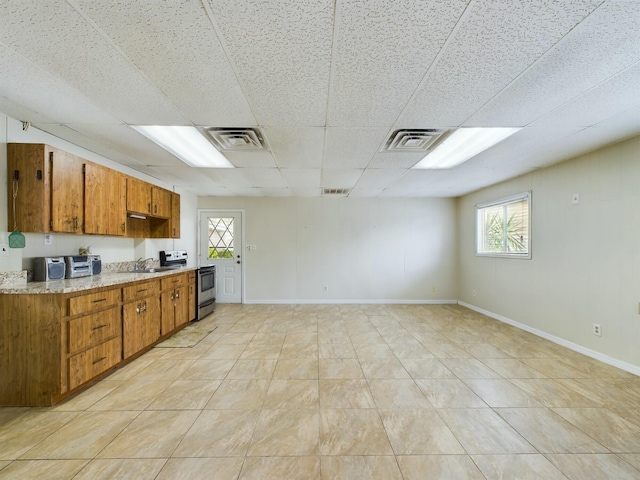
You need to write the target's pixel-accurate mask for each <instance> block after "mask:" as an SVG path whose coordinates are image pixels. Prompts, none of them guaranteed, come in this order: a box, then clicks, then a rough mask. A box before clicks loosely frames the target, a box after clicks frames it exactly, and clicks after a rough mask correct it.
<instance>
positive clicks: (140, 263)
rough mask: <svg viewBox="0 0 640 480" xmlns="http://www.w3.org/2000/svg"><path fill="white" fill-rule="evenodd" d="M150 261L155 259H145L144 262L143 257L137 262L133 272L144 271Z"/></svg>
mask: <svg viewBox="0 0 640 480" xmlns="http://www.w3.org/2000/svg"><path fill="white" fill-rule="evenodd" d="M149 260H153V257H149V258H145V259H144V260H143V259H142V257H140V258H139V259H138V260H136V263H135V265H134V266H133V271H134V272H136V271H138V270H144V269H145V268H146V266H147V262H148V261H149Z"/></svg>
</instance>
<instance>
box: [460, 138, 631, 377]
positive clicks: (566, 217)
mask: <svg viewBox="0 0 640 480" xmlns="http://www.w3.org/2000/svg"><path fill="white" fill-rule="evenodd" d="M527 190H531V191H532V195H533V197H532V227H531V228H532V232H531V238H532V258H531V260H518V259H505V258H487V257H477V256H475V243H474V242H475V205H476V204H478V203H482V202H486V201H490V200H494V199H498V198H501V197H505V196H508V195H512V194H517V193H521V192H524V191H527ZM574 193H579V194H580V203H578V204H573V203H572V194H574ZM457 217H458V227H459V239H458V241H459V252H458V258H459V279H460V281H459V291H458V298H459V299H460V300H461V301H462V302H464V303H466V304H469V305H473V306H475V307H477V308H480V309H483V310H485V311H488V312H491V313H493V314H496V315H498V316H502V317H506V319H510V320H513V321H515V322H519V323H521V324H523V325H524V326H525V327H527V328H530V329H535V330H538V331H541V332H543V333H544V334H546V335H549V336H552V337H554V340H561V341H565V342H570V343H571V344H573V345H572V346H573V347H574V348H575V347H578V348H577V349H579V350H580V349H581V348H582V349H588V350H589V351H588V352H586V353H589V354H594V353H595V354H597V356H599V357H600V358H603V357H602V355H604V356H606V357H610V358H611V359H617V360H619V361H622V362H626V363H628V364H631V365H633V366H636V367H637V368H638V370H637V371H638V372H639V373H640V315H638V308H639V304H638V303H639V302H640V137H636V138H633V139H630V140H627V141H624V142H621V143H617V144H614V145H611V146H608V147H606V148H603V149H600V150H597V151H594V152H592V153H589V154H586V155H582V156H580V157H578V158H575V159H573V160H569V161H566V162H563V163H561V164H558V165H555V166H552V167H549V168H546V169H542V170H538V171H536V172H533V173H530V174H527V175H524V176H522V177H519V178H516V179H513V180H510V181H507V182H504V183H501V184H499V185H495V186H493V187H490V188H487V189H484V190H481V191H478V192H475V193H473V194H471V195H467V196H465V197H462V198H460V199H459V200H458V205H457ZM472 290H475V291H476V296H472ZM594 323H599V324H601V325H602V337H597V336H594V335H593V334H592V326H593V324H594Z"/></svg>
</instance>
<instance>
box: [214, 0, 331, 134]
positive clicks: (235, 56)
mask: <svg viewBox="0 0 640 480" xmlns="http://www.w3.org/2000/svg"><path fill="white" fill-rule="evenodd" d="M207 1H208V2H209V5H210V7H211V11H212V12H213V16H214V21H215V23H216V25H217V28H219V30H220V32H221V34H222V37H223V42H224V43H225V45H226V49H227V51H228V52H229V53H230V56H231V61H232V62H233V63H234V64H235V69H236V72H237V73H238V76H239V79H240V83H241V85H242V87H243V89H244V92H245V94H246V95H247V98H248V100H249V103H250V105H251V107H252V109H253V112H254V113H255V115H256V118H257V120H258V123H259V124H260V125H289V126H324V124H325V121H326V106H327V95H328V89H329V73H330V67H331V49H332V40H333V38H332V37H333V13H334V11H333V10H334V0H316V1H313V2H309V1H306V0H297V1H290V2H272V1H268V0H250V1H247V2H225V1H221V0H207Z"/></svg>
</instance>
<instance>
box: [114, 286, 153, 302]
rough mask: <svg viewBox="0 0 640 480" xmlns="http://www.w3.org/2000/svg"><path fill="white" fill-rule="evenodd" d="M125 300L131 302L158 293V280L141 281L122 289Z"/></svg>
mask: <svg viewBox="0 0 640 480" xmlns="http://www.w3.org/2000/svg"><path fill="white" fill-rule="evenodd" d="M122 293H123V295H124V301H125V302H131V301H133V300H138V299H140V298H144V297H148V296H150V295H157V294H158V281H153V282H141V283H136V284H135V285H131V286H130V287H124V288H123V289H122Z"/></svg>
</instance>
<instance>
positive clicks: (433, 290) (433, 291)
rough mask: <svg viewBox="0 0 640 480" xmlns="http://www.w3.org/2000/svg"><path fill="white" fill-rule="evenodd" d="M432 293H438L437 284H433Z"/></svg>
mask: <svg viewBox="0 0 640 480" xmlns="http://www.w3.org/2000/svg"><path fill="white" fill-rule="evenodd" d="M431 293H436V286H435V285H432V286H431Z"/></svg>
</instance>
